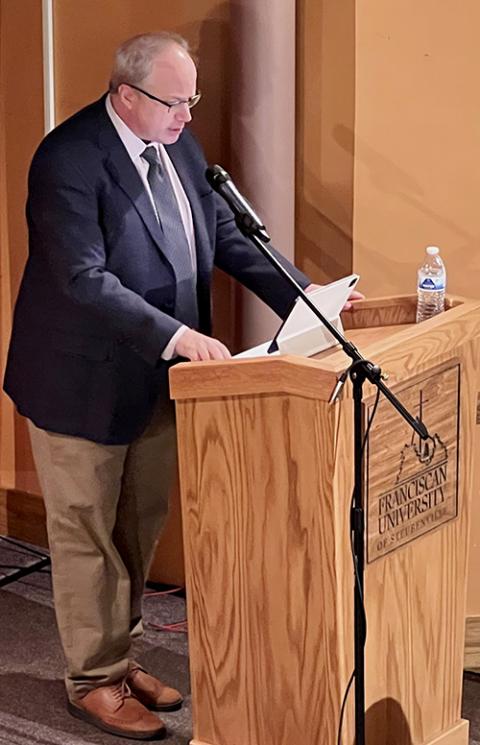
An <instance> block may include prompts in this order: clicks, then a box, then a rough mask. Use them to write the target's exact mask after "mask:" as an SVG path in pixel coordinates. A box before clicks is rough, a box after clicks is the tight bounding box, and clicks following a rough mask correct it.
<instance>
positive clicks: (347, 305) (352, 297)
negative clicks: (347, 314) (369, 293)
mask: <svg viewBox="0 0 480 745" xmlns="http://www.w3.org/2000/svg"><path fill="white" fill-rule="evenodd" d="M320 287H325V285H313V284H312V285H308V287H306V288H305V292H314V290H319V289H320ZM355 300H365V295H362V293H361V292H359V291H358V290H352V291H351V293H350V295H349V296H348V300H347V302H346V303H345V305H344V306H343V308H342V311H344V310H351V309H352V303H354V302H355Z"/></svg>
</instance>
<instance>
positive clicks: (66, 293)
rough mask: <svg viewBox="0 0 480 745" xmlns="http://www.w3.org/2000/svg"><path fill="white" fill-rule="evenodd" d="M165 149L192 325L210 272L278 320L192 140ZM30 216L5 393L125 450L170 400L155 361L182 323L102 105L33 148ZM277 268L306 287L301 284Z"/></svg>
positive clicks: (280, 300)
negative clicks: (184, 201)
mask: <svg viewBox="0 0 480 745" xmlns="http://www.w3.org/2000/svg"><path fill="white" fill-rule="evenodd" d="M167 151H168V154H169V156H170V158H171V159H172V162H173V164H174V166H175V169H176V171H177V173H178V175H179V177H180V180H181V182H182V184H183V187H184V189H185V192H186V194H187V197H188V200H189V202H190V205H191V209H192V214H193V221H194V230H195V241H196V251H197V292H198V307H199V319H200V320H199V330H200V331H202V332H203V333H206V334H209V333H210V331H211V321H210V286H211V277H212V269H213V265H214V264H215V265H216V266H218V267H220V269H222V270H224V271H225V272H227V273H228V274H230V275H232V276H233V277H235V278H236V279H238V280H239V281H240V282H242V284H244V285H246V286H247V287H248V288H250V289H251V290H253V291H254V292H255V293H256V294H257V295H258V296H259V297H260V298H262V300H264V301H265V302H266V303H268V305H270V307H271V308H273V310H275V311H276V312H277V313H278V314H279V315H280V316H281V317H284V316H285V315H286V314H287V312H288V310H289V308H290V307H291V304H292V302H293V300H294V298H295V292H294V290H293V289H291V288H290V287H289V285H288V284H287V283H286V281H285V280H284V279H282V277H280V276H279V275H278V274H277V272H276V271H275V270H274V269H273V268H272V267H271V265H270V264H269V262H268V261H267V260H266V259H264V257H263V256H262V255H261V254H260V253H259V252H258V250H257V249H255V248H254V247H253V246H252V245H251V244H250V242H249V241H247V240H246V239H245V238H244V237H243V236H242V235H241V233H240V232H239V230H238V229H237V227H236V225H235V222H234V219H233V215H232V212H231V211H230V209H229V208H228V207H227V206H226V204H225V203H224V202H223V200H222V199H221V198H220V197H219V196H218V195H217V194H216V193H215V192H213V191H212V189H211V188H210V186H209V184H208V183H207V181H206V179H205V168H206V162H205V159H204V157H203V154H202V151H201V149H200V147H199V145H198V144H197V142H196V141H195V139H194V138H193V136H192V135H191V134H190V133H189V132H188V131H185V132H183V134H182V135H181V137H180V138H179V140H178V142H177V143H175V144H174V145H169V146H167ZM27 221H28V228H29V256H28V261H27V264H26V267H25V272H24V276H23V279H22V283H21V287H20V292H19V296H18V299H17V303H16V307H15V313H14V323H13V332H12V339H11V343H10V349H9V355H8V362H7V369H6V375H5V390H6V392H7V393H8V394H9V395H10V396H11V398H12V399H13V401H14V402H15V403H16V405H17V407H18V410H19V412H20V413H21V414H23V415H25V416H27V417H29V418H30V419H31V420H32V421H33V422H34V423H35V424H36V425H37V426H38V427H41V428H43V429H47V430H50V431H53V432H58V433H62V434H69V435H76V436H79V437H85V438H87V439H90V440H94V441H96V442H102V443H106V444H125V443H129V442H131V441H132V440H133V439H134V438H136V437H138V436H139V435H140V434H141V433H142V431H143V430H144V428H145V427H146V425H147V423H148V421H149V419H150V417H151V414H152V410H153V406H154V404H155V401H156V400H157V398H158V396H159V395H160V396H164V397H167V396H168V368H169V366H170V364H171V363H167V362H164V361H162V360H161V359H160V355H161V352H162V350H163V349H164V347H165V346H166V344H167V342H168V341H169V340H170V338H171V337H172V335H173V334H174V333H175V331H176V330H177V329H178V328H179V327H180V325H181V324H180V322H179V321H178V320H177V319H175V317H174V308H175V289H176V288H175V277H174V273H173V269H172V266H171V264H170V262H169V259H168V256H169V251H168V247H166V246H163V245H162V234H161V232H160V229H159V226H158V222H157V220H156V217H155V214H154V211H153V208H152V205H151V202H150V200H149V197H148V195H147V192H146V190H145V188H144V186H143V183H142V180H141V178H140V176H139V175H138V172H137V170H136V168H135V166H134V164H133V163H132V161H131V159H130V157H129V155H128V153H127V151H126V149H125V147H124V145H123V143H122V141H121V140H120V138H119V136H118V134H117V132H116V130H115V128H114V126H113V124H112V123H111V121H110V118H109V117H108V114H107V112H106V109H105V97H102V98H101V99H100V100H99V101H97V102H95V103H93V104H91V105H90V106H87V107H86V108H85V109H82V110H81V111H79V112H78V113H77V114H75V115H74V116H72V117H71V118H70V119H68V120H67V121H65V122H64V123H63V124H61V125H60V126H58V127H57V128H56V129H54V130H53V131H52V132H51V133H50V134H49V135H47V137H46V138H45V139H44V140H43V142H42V143H41V144H40V146H39V148H38V150H37V152H36V153H35V156H34V158H33V161H32V165H31V168H30V174H29V196H28V201H27ZM277 255H278V254H277ZM279 258H281V257H279ZM281 260H282V262H283V263H284V264H285V265H286V266H288V267H289V268H290V269H291V270H292V272H293V274H294V276H295V278H296V279H297V281H298V282H299V283H300V284H301V285H302V287H306V286H307V284H308V283H309V280H308V278H307V277H305V275H303V274H302V273H301V272H299V271H298V270H296V269H294V268H293V267H292V266H291V265H290V264H289V262H287V261H286V259H283V258H281ZM177 361H178V359H177Z"/></svg>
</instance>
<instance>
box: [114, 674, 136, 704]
mask: <svg viewBox="0 0 480 745" xmlns="http://www.w3.org/2000/svg"><path fill="white" fill-rule="evenodd" d="M112 694H113V698H114V699H115V701H116V702H118V707H117V708H118V709H119V708H120V707H121V706H122V705H123V702H124V701H125V699H126V698H131V697H132V691H131V689H130V686H129V685H128V683H127V676H126V675H125V677H124V678H122V680H120V681H119V682H118V683H117V684H116V685H114V686H112Z"/></svg>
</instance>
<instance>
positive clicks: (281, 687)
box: [171, 296, 480, 745]
mask: <svg viewBox="0 0 480 745" xmlns="http://www.w3.org/2000/svg"><path fill="white" fill-rule="evenodd" d="M448 306H449V309H448V310H447V311H446V312H445V313H443V314H441V315H440V316H437V317H436V318H433V319H431V320H429V321H426V322H424V323H422V324H418V325H416V324H415V323H414V320H415V298H414V297H410V296H404V297H395V298H388V299H380V300H367V301H362V302H361V303H359V304H358V305H357V306H356V307H355V309H354V311H353V312H352V313H350V314H344V325H345V327H346V328H347V331H346V333H347V336H348V337H349V338H350V339H351V340H352V341H353V342H354V343H355V344H356V345H357V346H358V348H359V350H360V351H361V353H362V354H363V356H364V357H366V358H367V359H369V360H371V361H373V362H375V363H377V364H379V365H380V366H381V368H382V370H383V371H384V373H387V374H388V376H389V378H388V382H387V384H388V385H389V387H390V388H391V389H392V390H393V391H394V392H395V393H396V394H397V395H398V397H399V398H400V400H401V401H402V402H403V403H404V405H405V406H406V407H407V408H409V409H410V410H411V411H412V412H413V413H414V414H415V415H418V414H421V416H422V419H423V421H424V422H425V424H426V425H427V427H428V429H429V432H430V435H431V437H432V439H431V440H429V441H428V442H427V445H426V446H424V445H422V444H421V443H420V442H417V441H416V438H415V437H412V432H411V430H410V429H409V428H408V426H407V425H406V424H405V422H404V421H403V419H402V418H401V417H400V416H399V415H398V414H397V412H396V411H395V410H394V409H393V408H392V407H391V405H390V404H389V403H388V402H387V401H385V400H382V399H380V402H379V405H378V408H377V411H376V414H375V417H374V419H373V422H372V426H371V430H370V439H369V444H368V447H367V448H366V455H365V511H366V536H365V542H366V566H365V607H366V614H367V623H368V631H367V645H366V657H365V661H366V681H365V682H366V735H367V737H366V741H367V745H427V744H428V745H468V722H466V721H464V720H462V719H461V716H460V710H461V696H462V670H463V649H464V633H465V632H464V624H465V585H466V574H467V545H468V530H469V511H470V499H471V495H472V493H474V490H475V489H476V485H475V484H474V469H473V465H474V463H473V453H474V445H475V437H476V431H478V426H477V425H478V423H479V422H480V407H479V405H478V391H479V390H480V373H479V370H480V301H467V300H462V299H457V300H452V299H450V300H449V301H448ZM348 364H349V361H348V359H347V358H346V357H345V355H344V353H343V352H342V351H341V350H339V348H335V349H331V350H328V351H326V352H323V353H322V354H320V355H318V356H317V357H316V358H315V359H306V358H301V357H293V356H284V357H270V358H258V359H252V360H237V361H235V360H234V361H229V362H225V363H216V362H209V363H189V364H182V365H178V366H177V367H175V368H174V369H172V371H171V391H172V396H173V398H174V399H175V400H176V406H177V418H178V440H179V451H180V483H181V499H182V513H183V530H184V544H185V555H186V574H187V592H188V622H189V641H190V666H191V681H192V698H193V723H194V725H193V726H194V738H193V740H192V743H194V745H336V743H337V728H338V724H339V714H340V708H341V702H342V698H343V695H344V691H345V688H346V685H347V683H348V680H349V678H350V675H351V673H352V670H353V610H352V607H353V569H352V559H351V551H350V531H349V524H350V499H351V492H352V486H353V455H354V454H353V402H352V398H351V388H350V384H347V386H346V387H345V388H344V391H343V394H342V397H341V399H340V400H339V401H338V402H337V403H336V404H334V405H329V404H328V399H329V397H330V394H331V392H332V390H333V388H334V385H335V382H336V378H337V376H338V375H339V373H340V372H342V371H343V370H344V369H345V368H346V367H347V366H348ZM374 399H375V389H374V388H373V387H370V386H366V388H365V398H364V402H365V405H364V411H365V419H367V418H368V416H370V415H371V413H372V411H373V404H374ZM353 708H354V707H353V691H352V692H351V693H350V696H349V700H348V704H347V708H346V714H345V722H344V727H343V736H342V743H344V745H345V744H347V745H353V742H354V716H353Z"/></svg>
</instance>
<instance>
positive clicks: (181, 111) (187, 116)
mask: <svg viewBox="0 0 480 745" xmlns="http://www.w3.org/2000/svg"><path fill="white" fill-rule="evenodd" d="M175 117H176V118H177V119H178V121H180V122H191V121H192V115H191V113H190V109H189V107H188V104H186V103H182V104H180V105H179V106H178V107H177V109H176V111H175Z"/></svg>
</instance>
